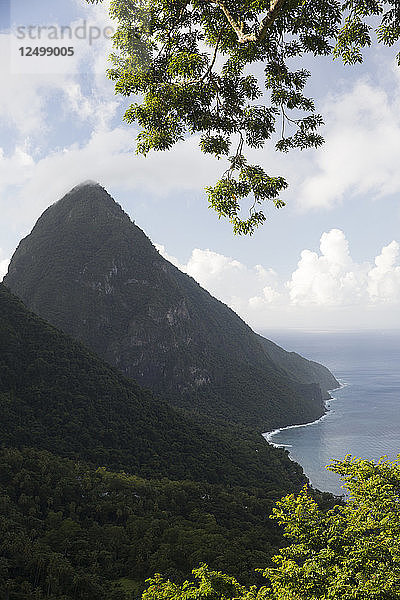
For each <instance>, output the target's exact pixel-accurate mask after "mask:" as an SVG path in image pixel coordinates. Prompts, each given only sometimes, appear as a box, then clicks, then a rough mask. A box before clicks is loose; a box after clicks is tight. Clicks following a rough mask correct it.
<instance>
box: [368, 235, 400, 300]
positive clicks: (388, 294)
mask: <svg viewBox="0 0 400 600" xmlns="http://www.w3.org/2000/svg"><path fill="white" fill-rule="evenodd" d="M399 249H400V247H399V244H398V242H396V241H394V240H393V241H392V242H391V243H390V244H388V245H387V246H384V247H383V248H382V252H381V253H380V254H379V256H377V257H376V258H375V267H374V268H373V269H371V270H370V271H369V273H368V294H369V297H370V298H371V300H372V301H373V302H375V303H376V302H387V303H390V304H394V303H398V302H399V301H400V266H398V265H396V262H398V258H399Z"/></svg>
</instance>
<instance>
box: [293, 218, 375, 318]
mask: <svg viewBox="0 0 400 600" xmlns="http://www.w3.org/2000/svg"><path fill="white" fill-rule="evenodd" d="M320 251H321V254H320V255H318V254H317V253H316V252H311V251H310V250H303V252H302V253H301V258H300V261H299V263H298V266H297V269H296V271H294V272H293V274H292V277H291V279H290V281H289V282H288V283H287V287H288V289H289V296H290V301H291V302H292V303H293V304H303V305H311V304H317V305H321V306H344V305H348V304H357V303H358V302H359V301H360V300H362V299H363V298H364V296H365V292H366V288H365V276H366V269H367V268H368V267H367V266H365V265H358V264H355V263H354V262H353V260H352V258H351V256H350V252H349V244H348V241H347V240H346V238H345V235H344V233H343V231H341V230H339V229H332V230H331V231H330V232H329V233H323V234H322V236H321V241H320Z"/></svg>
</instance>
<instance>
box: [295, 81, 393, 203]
mask: <svg viewBox="0 0 400 600" xmlns="http://www.w3.org/2000/svg"><path fill="white" fill-rule="evenodd" d="M393 80H394V81H396V80H395V79H394V78H393ZM399 82H400V79H398V82H397V84H395V85H394V89H392V90H391V94H390V96H389V94H388V93H387V92H386V91H385V90H384V89H382V88H380V87H377V86H375V85H373V84H371V83H370V82H369V81H368V80H360V81H358V82H357V83H356V84H355V85H354V86H353V87H352V89H351V90H350V91H347V92H344V93H341V94H337V95H332V96H331V97H330V98H329V99H328V100H327V102H326V103H325V105H324V106H323V108H322V113H323V114H324V118H325V121H326V123H327V127H326V129H325V132H324V137H325V139H326V143H325V145H324V146H323V148H322V149H321V150H319V151H318V152H315V153H313V154H312V155H311V156H312V162H313V164H311V165H310V166H309V168H308V172H310V173H311V174H310V175H309V176H308V177H307V178H306V179H305V181H304V183H303V185H302V186H301V188H300V194H299V197H298V203H299V205H300V207H301V208H303V209H312V208H331V207H333V206H334V205H336V204H338V203H341V202H342V201H343V199H344V198H345V197H350V196H356V195H359V194H368V195H369V196H371V197H376V198H378V197H382V196H384V195H387V194H393V193H396V192H399V191H400V171H399V168H398V156H399V155H400V111H399V99H400V83H399Z"/></svg>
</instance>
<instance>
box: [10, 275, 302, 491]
mask: <svg viewBox="0 0 400 600" xmlns="http://www.w3.org/2000/svg"><path fill="white" fill-rule="evenodd" d="M0 439H1V443H2V445H3V446H13V447H24V446H30V447H35V448H39V449H44V450H49V451H51V452H54V453H56V454H59V455H60V456H64V457H71V458H76V459H79V460H86V461H89V462H92V463H93V464H95V465H96V466H99V465H100V466H106V467H108V468H112V469H118V470H126V471H129V472H130V473H135V474H139V475H141V476H143V477H169V478H173V479H192V480H196V481H208V482H211V483H226V484H229V485H243V486H256V487H258V486H263V487H264V488H265V489H270V490H271V489H279V490H286V489H294V488H296V487H298V486H299V485H301V483H302V482H304V481H305V479H304V476H303V474H302V471H301V468H300V467H299V466H298V465H296V464H295V463H292V462H291V461H290V460H289V459H288V458H287V455H286V454H285V452H284V451H283V450H276V449H274V448H272V447H270V446H269V445H268V444H266V443H265V441H264V440H263V438H262V436H261V435H259V434H258V433H257V432H254V431H252V430H250V429H247V428H246V427H244V426H239V425H230V424H226V423H221V422H216V421H214V420H211V418H203V419H198V418H196V417H195V416H194V415H191V414H185V413H183V412H182V411H181V410H180V409H174V408H172V407H170V406H169V405H167V404H166V403H164V402H163V401H161V400H159V399H155V398H154V397H153V396H152V394H151V392H149V391H146V390H143V389H142V388H140V387H139V386H138V385H137V384H136V383H135V382H134V381H132V380H129V379H127V378H126V377H124V376H123V375H121V374H120V373H119V372H118V371H117V370H116V369H115V368H112V367H110V366H109V365H108V364H107V363H105V362H104V361H102V360H101V359H99V358H98V357H96V356H94V355H93V354H91V352H90V351H89V350H87V349H86V348H85V347H84V346H82V345H81V344H80V343H78V342H76V341H74V340H72V339H71V338H70V337H68V336H67V335H65V334H63V333H62V332H60V331H58V330H57V329H55V328H54V327H53V326H51V325H49V324H48V323H46V322H45V321H43V320H42V319H41V318H39V317H37V316H36V315H34V314H33V313H31V312H30V311H28V310H27V309H26V307H25V306H24V305H23V304H22V302H21V301H20V300H19V299H17V298H16V297H15V296H13V295H12V294H11V293H10V292H9V291H8V290H7V289H6V288H5V286H4V285H3V284H0Z"/></svg>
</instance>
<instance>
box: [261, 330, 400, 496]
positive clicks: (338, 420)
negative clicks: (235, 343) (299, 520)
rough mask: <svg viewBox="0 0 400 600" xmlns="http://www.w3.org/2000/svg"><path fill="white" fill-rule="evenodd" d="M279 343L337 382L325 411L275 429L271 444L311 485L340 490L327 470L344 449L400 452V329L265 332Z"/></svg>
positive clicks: (372, 454) (370, 454)
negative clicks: (285, 453)
mask: <svg viewBox="0 0 400 600" xmlns="http://www.w3.org/2000/svg"><path fill="white" fill-rule="evenodd" d="M264 335H266V337H269V339H272V340H273V341H274V342H276V343H277V344H279V345H280V346H282V347H283V348H285V349H286V350H293V351H296V352H299V353H300V354H302V355H303V356H305V357H307V358H310V359H312V360H315V361H317V362H320V363H322V364H324V365H325V366H327V367H328V368H329V369H330V370H331V371H332V373H333V374H334V375H335V377H336V378H337V379H338V380H339V381H340V383H341V384H343V387H342V388H341V389H339V390H335V391H334V392H332V393H331V395H332V396H333V399H332V400H330V401H329V402H328V407H329V411H328V413H327V414H326V416H324V417H323V418H322V419H321V420H320V421H318V422H316V423H313V424H309V425H307V426H305V427H294V428H286V429H284V430H280V431H279V432H278V433H276V434H275V435H273V436H272V437H271V438H270V441H271V443H274V444H279V445H283V446H285V447H286V448H287V450H288V451H289V456H290V458H292V459H293V460H295V461H296V462H298V463H300V464H301V466H302V467H303V469H304V472H305V473H306V475H307V476H308V477H309V479H310V480H311V482H312V484H313V485H314V487H316V488H318V489H320V490H324V491H330V492H333V493H335V494H344V493H345V491H346V490H344V489H342V488H341V485H342V482H341V481H340V479H339V477H338V476H337V475H336V474H334V473H331V472H330V471H327V470H326V469H325V465H327V464H328V463H330V461H331V459H343V458H344V457H345V455H346V454H351V455H352V456H355V457H357V458H367V459H374V460H377V459H379V458H380V457H381V456H388V458H389V459H394V458H396V456H397V455H398V454H399V453H400V331H394V332H393V331H380V332H346V333H343V332H332V333H327V332H321V333H319V332H318V333H315V332H313V333H300V332H296V333H288V332H282V333H277V332H274V333H271V332H269V333H265V334H264Z"/></svg>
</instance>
